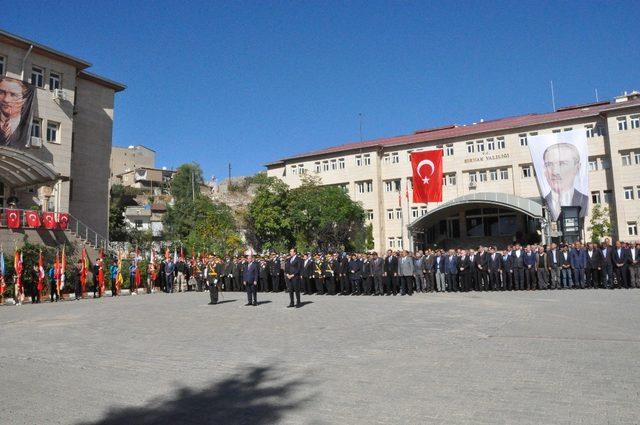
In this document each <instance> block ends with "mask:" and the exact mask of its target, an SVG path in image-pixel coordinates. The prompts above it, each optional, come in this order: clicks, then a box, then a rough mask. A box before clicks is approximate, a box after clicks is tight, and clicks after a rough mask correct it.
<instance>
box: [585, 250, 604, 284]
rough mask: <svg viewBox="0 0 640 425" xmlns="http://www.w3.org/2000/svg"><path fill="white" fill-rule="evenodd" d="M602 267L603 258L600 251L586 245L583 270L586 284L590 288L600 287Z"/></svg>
mask: <svg viewBox="0 0 640 425" xmlns="http://www.w3.org/2000/svg"><path fill="white" fill-rule="evenodd" d="M603 266H604V256H603V255H602V251H600V250H599V249H598V247H597V246H594V244H593V243H591V242H589V243H587V267H586V268H585V274H586V283H587V285H588V286H589V287H590V288H594V289H595V288H598V287H600V286H601V285H602V267H603Z"/></svg>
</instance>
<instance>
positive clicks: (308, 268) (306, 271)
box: [302, 253, 315, 295]
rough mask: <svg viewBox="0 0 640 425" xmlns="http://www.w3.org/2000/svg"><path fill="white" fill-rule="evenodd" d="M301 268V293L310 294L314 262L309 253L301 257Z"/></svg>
mask: <svg viewBox="0 0 640 425" xmlns="http://www.w3.org/2000/svg"><path fill="white" fill-rule="evenodd" d="M303 261H304V263H303V269H302V295H310V294H311V292H313V290H312V289H311V279H312V278H313V273H314V271H315V263H314V261H313V257H311V253H307V254H306V255H304V257H303Z"/></svg>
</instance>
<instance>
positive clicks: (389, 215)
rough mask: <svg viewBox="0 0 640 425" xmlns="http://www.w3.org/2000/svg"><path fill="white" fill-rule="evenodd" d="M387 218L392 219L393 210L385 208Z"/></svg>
mask: <svg viewBox="0 0 640 425" xmlns="http://www.w3.org/2000/svg"><path fill="white" fill-rule="evenodd" d="M387 220H393V210H387Z"/></svg>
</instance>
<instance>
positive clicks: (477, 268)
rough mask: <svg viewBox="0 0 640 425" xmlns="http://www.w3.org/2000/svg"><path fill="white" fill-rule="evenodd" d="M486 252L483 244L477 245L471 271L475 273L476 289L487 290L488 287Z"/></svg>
mask: <svg viewBox="0 0 640 425" xmlns="http://www.w3.org/2000/svg"><path fill="white" fill-rule="evenodd" d="M488 254H489V253H488V252H487V251H485V249H484V247H483V246H479V247H478V252H476V255H475V256H474V258H473V271H474V275H475V287H476V288H477V289H476V291H487V290H488V289H489V271H488V270H487V262H488V261H489V260H488Z"/></svg>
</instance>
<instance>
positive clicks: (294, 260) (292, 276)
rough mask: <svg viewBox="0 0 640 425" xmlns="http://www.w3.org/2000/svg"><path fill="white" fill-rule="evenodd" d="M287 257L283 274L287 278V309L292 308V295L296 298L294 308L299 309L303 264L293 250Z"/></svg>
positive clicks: (293, 249)
mask: <svg viewBox="0 0 640 425" xmlns="http://www.w3.org/2000/svg"><path fill="white" fill-rule="evenodd" d="M289 255H290V257H289V259H288V260H287V262H286V263H285V266H284V273H285V277H286V278H287V291H288V292H289V299H290V301H291V302H290V303H289V305H288V306H287V307H294V304H293V295H294V293H295V296H296V304H295V307H300V306H301V304H300V284H301V283H300V281H301V276H302V269H303V267H304V264H303V262H302V258H300V257H299V256H298V253H297V251H296V249H295V248H292V249H291V250H290V251H289Z"/></svg>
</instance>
